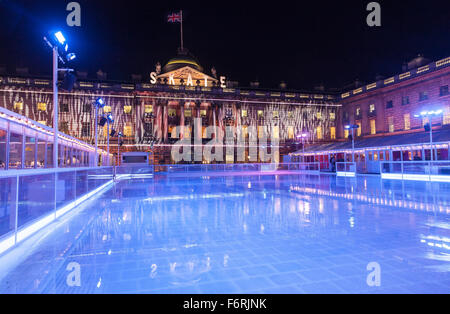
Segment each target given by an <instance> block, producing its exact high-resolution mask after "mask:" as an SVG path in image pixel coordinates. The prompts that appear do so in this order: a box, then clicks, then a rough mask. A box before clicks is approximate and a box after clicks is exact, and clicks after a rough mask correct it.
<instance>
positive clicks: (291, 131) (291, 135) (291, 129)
mask: <svg viewBox="0 0 450 314" xmlns="http://www.w3.org/2000/svg"><path fill="white" fill-rule="evenodd" d="M288 139H290V140H292V139H294V127H293V126H288Z"/></svg>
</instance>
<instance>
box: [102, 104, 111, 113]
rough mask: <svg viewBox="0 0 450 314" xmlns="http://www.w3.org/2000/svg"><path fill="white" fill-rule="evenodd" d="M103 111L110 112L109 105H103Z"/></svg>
mask: <svg viewBox="0 0 450 314" xmlns="http://www.w3.org/2000/svg"><path fill="white" fill-rule="evenodd" d="M103 112H104V113H111V106H105V107H103Z"/></svg>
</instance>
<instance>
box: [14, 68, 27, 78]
mask: <svg viewBox="0 0 450 314" xmlns="http://www.w3.org/2000/svg"><path fill="white" fill-rule="evenodd" d="M16 74H17V75H22V76H27V75H29V72H28V68H16Z"/></svg>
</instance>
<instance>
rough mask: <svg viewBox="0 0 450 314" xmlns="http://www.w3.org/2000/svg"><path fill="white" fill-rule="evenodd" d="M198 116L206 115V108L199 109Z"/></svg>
mask: <svg viewBox="0 0 450 314" xmlns="http://www.w3.org/2000/svg"><path fill="white" fill-rule="evenodd" d="M200 116H202V117H206V109H202V110H200Z"/></svg>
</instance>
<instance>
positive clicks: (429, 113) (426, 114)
mask: <svg viewBox="0 0 450 314" xmlns="http://www.w3.org/2000/svg"><path fill="white" fill-rule="evenodd" d="M443 112H444V111H443V110H442V109H438V110H431V111H422V112H421V113H420V114H415V115H414V117H416V118H420V117H429V116H437V115H440V114H442V113H443Z"/></svg>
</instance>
